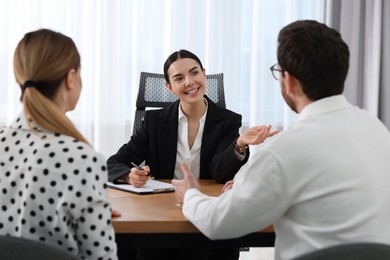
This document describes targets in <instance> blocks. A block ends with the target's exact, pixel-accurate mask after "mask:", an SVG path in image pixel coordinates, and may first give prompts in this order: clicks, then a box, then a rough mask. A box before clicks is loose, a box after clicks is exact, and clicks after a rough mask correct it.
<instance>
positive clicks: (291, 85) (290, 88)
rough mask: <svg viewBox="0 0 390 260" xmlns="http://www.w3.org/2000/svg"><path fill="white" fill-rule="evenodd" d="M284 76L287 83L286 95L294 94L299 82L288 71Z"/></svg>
mask: <svg viewBox="0 0 390 260" xmlns="http://www.w3.org/2000/svg"><path fill="white" fill-rule="evenodd" d="M284 76H285V83H286V84H285V85H286V93H287V94H290V93H294V91H295V90H296V87H297V85H298V83H299V81H298V80H297V78H296V77H294V75H292V74H290V73H289V72H288V71H285V72H284Z"/></svg>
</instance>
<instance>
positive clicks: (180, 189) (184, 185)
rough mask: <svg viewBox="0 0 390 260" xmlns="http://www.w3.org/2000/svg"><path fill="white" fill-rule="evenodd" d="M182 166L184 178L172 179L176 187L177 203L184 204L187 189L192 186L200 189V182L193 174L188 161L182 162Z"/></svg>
mask: <svg viewBox="0 0 390 260" xmlns="http://www.w3.org/2000/svg"><path fill="white" fill-rule="evenodd" d="M180 166H181V170H182V171H183V173H184V179H182V180H172V185H173V186H175V187H176V190H175V195H176V200H177V203H179V204H180V205H183V200H184V195H185V194H186V192H187V190H189V189H192V188H195V189H199V184H198V181H197V180H196V179H195V177H194V175H192V173H191V171H190V169H189V168H188V165H187V164H186V163H181V164H180Z"/></svg>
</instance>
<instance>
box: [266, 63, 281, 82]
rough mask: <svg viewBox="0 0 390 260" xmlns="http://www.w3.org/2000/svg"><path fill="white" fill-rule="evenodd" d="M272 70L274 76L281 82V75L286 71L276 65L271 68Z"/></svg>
mask: <svg viewBox="0 0 390 260" xmlns="http://www.w3.org/2000/svg"><path fill="white" fill-rule="evenodd" d="M269 69H270V70H271V73H272V76H273V77H274V78H275V79H276V80H279V78H280V73H283V72H284V70H282V69H279V68H278V64H277V63H276V64H274V65H272V66H271V68H269Z"/></svg>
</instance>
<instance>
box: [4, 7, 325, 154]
mask: <svg viewBox="0 0 390 260" xmlns="http://www.w3.org/2000/svg"><path fill="white" fill-rule="evenodd" d="M324 6H325V3H324V1H312V0H273V1H269V0H56V1H51V0H12V1H8V0H0V35H2V40H1V44H0V62H1V69H0V79H1V87H0V88H1V92H0V125H1V124H3V125H4V124H9V123H10V122H11V121H12V120H13V118H14V117H15V115H16V114H17V113H18V112H19V111H20V110H21V105H20V103H19V95H20V90H19V87H18V86H17V85H16V83H15V80H14V76H13V69H12V59H13V52H14V50H15V47H16V45H17V42H18V41H19V40H20V39H21V38H22V37H23V35H24V34H25V33H26V32H28V31H31V30H36V29H39V28H42V27H45V28H50V29H53V30H55V31H59V32H62V33H64V34H66V35H68V36H70V37H72V38H73V40H74V41H75V42H76V45H77V46H78V49H79V51H80V54H81V58H82V78H83V91H82V94H81V98H80V101H79V103H78V106H77V108H76V109H75V110H74V111H72V112H70V113H68V115H69V117H70V118H71V119H72V120H73V122H75V124H76V126H77V127H78V128H79V129H80V131H81V132H82V133H83V134H84V135H85V136H86V137H87V138H88V139H89V140H90V141H91V143H92V144H93V145H94V147H95V148H96V149H97V150H98V151H100V152H101V153H103V154H105V155H106V156H109V155H111V154H113V153H115V152H116V150H117V149H118V148H119V147H120V146H121V145H122V144H123V143H125V142H127V141H128V139H129V138H130V135H131V130H132V120H133V117H134V111H135V100H136V95H137V91H138V84H139V74H140V72H141V71H147V72H156V73H162V66H163V63H164V61H165V59H166V58H167V56H168V55H169V54H170V53H172V52H173V51H176V50H178V49H181V48H184V49H188V50H190V51H192V52H194V53H195V54H197V55H198V56H199V57H200V59H201V60H202V61H203V63H204V64H203V65H204V67H205V68H206V73H210V74H212V73H220V72H223V73H224V83H225V95H226V102H227V107H228V108H229V109H231V110H233V111H235V112H237V113H240V114H242V116H243V124H244V127H247V126H252V125H255V124H272V125H274V126H275V127H278V128H281V129H286V128H289V127H291V126H292V125H293V124H294V121H295V115H294V114H293V112H291V111H290V109H289V108H287V107H286V106H285V105H284V102H283V99H282V97H281V95H280V88H279V83H278V82H277V81H276V80H274V79H273V78H272V76H271V73H270V70H269V67H270V66H271V65H273V64H274V63H276V47H277V34H278V32H279V30H280V29H281V28H282V27H283V26H285V25H287V24H288V23H290V22H292V21H294V20H297V19H314V20H318V21H320V22H323V21H324Z"/></svg>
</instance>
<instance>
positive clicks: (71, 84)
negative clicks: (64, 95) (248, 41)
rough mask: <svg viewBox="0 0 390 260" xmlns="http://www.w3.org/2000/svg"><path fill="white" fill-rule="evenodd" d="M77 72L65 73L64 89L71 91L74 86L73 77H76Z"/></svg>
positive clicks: (72, 70)
mask: <svg viewBox="0 0 390 260" xmlns="http://www.w3.org/2000/svg"><path fill="white" fill-rule="evenodd" d="M76 74H77V71H76V70H75V69H71V70H70V71H68V73H66V77H65V86H66V89H73V88H74V86H75V77H76Z"/></svg>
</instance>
